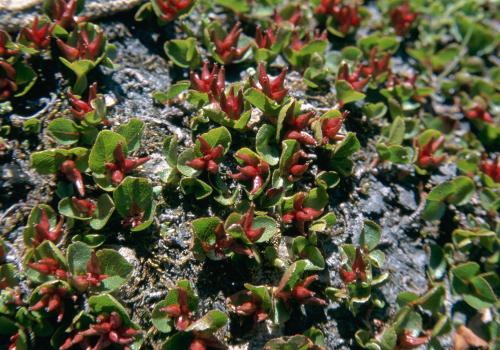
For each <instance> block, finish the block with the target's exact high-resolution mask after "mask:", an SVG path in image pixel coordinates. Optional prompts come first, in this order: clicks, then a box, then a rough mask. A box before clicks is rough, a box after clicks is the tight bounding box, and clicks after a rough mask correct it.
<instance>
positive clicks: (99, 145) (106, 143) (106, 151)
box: [89, 130, 128, 174]
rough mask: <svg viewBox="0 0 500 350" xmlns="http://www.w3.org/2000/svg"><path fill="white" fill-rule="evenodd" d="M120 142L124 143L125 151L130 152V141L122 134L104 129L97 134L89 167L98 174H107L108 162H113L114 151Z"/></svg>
mask: <svg viewBox="0 0 500 350" xmlns="http://www.w3.org/2000/svg"><path fill="white" fill-rule="evenodd" d="M118 144H121V145H122V149H123V152H124V153H125V154H127V153H128V146H127V145H128V142H127V139H125V137H123V136H122V135H120V134H118V133H115V132H112V131H109V130H103V131H101V132H100V133H99V135H97V139H96V141H95V144H94V146H93V147H92V150H91V151H90V156H89V167H90V170H92V171H93V172H94V173H96V174H106V166H105V165H106V163H110V162H113V161H114V160H115V158H114V155H113V153H114V151H115V149H116V146H117V145H118Z"/></svg>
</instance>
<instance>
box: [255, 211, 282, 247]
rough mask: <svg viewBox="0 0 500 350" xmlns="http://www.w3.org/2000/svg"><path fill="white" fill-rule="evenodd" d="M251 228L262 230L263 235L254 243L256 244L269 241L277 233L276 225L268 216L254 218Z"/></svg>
mask: <svg viewBox="0 0 500 350" xmlns="http://www.w3.org/2000/svg"><path fill="white" fill-rule="evenodd" d="M252 228H254V229H259V228H264V233H263V234H262V236H260V238H259V239H258V240H257V241H256V243H263V242H267V241H269V240H270V239H271V238H272V237H273V236H274V235H276V234H277V233H278V231H279V230H278V223H277V222H276V221H275V220H274V219H273V218H271V217H269V216H265V215H263V216H256V217H255V218H254V221H253V225H252Z"/></svg>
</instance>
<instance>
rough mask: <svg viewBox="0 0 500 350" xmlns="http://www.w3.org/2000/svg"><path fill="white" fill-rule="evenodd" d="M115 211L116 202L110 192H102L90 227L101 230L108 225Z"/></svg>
mask: <svg viewBox="0 0 500 350" xmlns="http://www.w3.org/2000/svg"><path fill="white" fill-rule="evenodd" d="M114 211H115V203H114V202H113V200H112V199H111V197H110V196H109V195H108V194H105V193H104V194H102V195H100V196H99V198H98V199H97V205H96V209H95V211H94V213H93V215H92V218H91V219H90V227H92V228H93V229H94V230H101V229H103V228H104V226H106V224H107V222H108V220H109V218H110V217H111V215H112V214H113V212H114Z"/></svg>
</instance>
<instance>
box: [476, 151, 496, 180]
mask: <svg viewBox="0 0 500 350" xmlns="http://www.w3.org/2000/svg"><path fill="white" fill-rule="evenodd" d="M480 166H481V171H482V172H483V173H485V174H486V175H488V176H489V177H491V178H492V179H493V181H495V182H500V158H499V157H498V155H496V156H495V157H494V158H493V159H488V156H487V155H486V154H483V156H482V158H481V163H480Z"/></svg>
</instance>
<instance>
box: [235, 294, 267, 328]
mask: <svg viewBox="0 0 500 350" xmlns="http://www.w3.org/2000/svg"><path fill="white" fill-rule="evenodd" d="M242 298H244V300H245V301H243V302H240V303H239V304H238V302H239V300H241V299H242ZM229 299H230V302H231V304H232V305H233V307H234V311H235V313H236V314H237V315H238V316H243V317H248V316H253V318H254V321H255V322H256V323H258V322H262V321H264V320H266V319H267V318H268V316H269V315H268V314H267V312H266V311H265V310H264V309H263V308H262V300H261V299H260V298H257V297H256V296H254V295H253V294H252V293H251V292H250V291H248V290H244V291H241V292H239V293H236V294H234V295H232V296H231V297H230V298H229Z"/></svg>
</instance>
